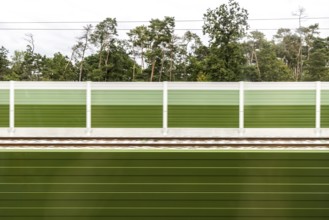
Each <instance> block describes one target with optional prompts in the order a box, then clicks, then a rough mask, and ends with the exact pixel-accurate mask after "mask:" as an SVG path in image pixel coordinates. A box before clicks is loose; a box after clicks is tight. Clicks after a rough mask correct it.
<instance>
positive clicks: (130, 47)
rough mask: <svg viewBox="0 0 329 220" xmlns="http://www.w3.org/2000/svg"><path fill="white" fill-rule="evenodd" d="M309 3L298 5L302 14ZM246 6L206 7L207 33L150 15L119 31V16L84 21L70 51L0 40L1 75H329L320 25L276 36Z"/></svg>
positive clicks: (327, 45)
mask: <svg viewBox="0 0 329 220" xmlns="http://www.w3.org/2000/svg"><path fill="white" fill-rule="evenodd" d="M303 13H304V10H302V9H300V11H299V17H302V16H303ZM248 16H249V15H248V11H247V10H246V9H244V8H242V7H241V6H240V5H239V4H238V2H236V1H234V0H229V1H228V3H227V4H222V5H220V6H219V7H217V8H215V9H208V10H207V11H206V12H205V13H204V15H203V21H204V22H203V26H202V30H203V35H204V36H206V38H207V39H208V41H207V42H205V41H204V40H202V39H204V37H203V36H200V35H198V34H196V33H193V32H192V31H187V32H185V33H184V34H182V35H178V34H177V33H176V32H175V18H174V17H164V18H161V19H158V18H157V19H151V20H150V21H149V23H148V24H147V25H141V26H137V27H135V28H133V29H131V30H130V31H129V32H128V33H127V37H128V39H120V38H119V35H118V31H117V20H116V18H106V19H105V20H103V21H101V22H100V23H98V24H97V25H95V26H92V25H91V24H89V25H86V26H84V27H83V31H82V33H81V35H80V36H77V41H76V44H74V45H73V46H72V53H71V55H70V56H66V55H64V54H63V53H62V52H57V53H55V54H54V55H53V56H51V57H49V56H46V55H42V54H39V53H37V52H35V44H37V42H35V40H34V37H33V35H32V34H27V35H26V36H27V39H26V42H27V45H26V49H25V50H22V51H14V52H13V53H12V55H11V56H10V55H9V51H8V50H7V49H6V48H5V47H4V46H1V44H0V80H1V81H7V80H25V81H87V80H90V81H218V82H222V81H256V82H257V81H328V80H329V37H326V38H321V37H320V35H319V30H320V29H319V25H318V24H313V25H310V26H307V27H304V26H302V25H301V24H300V25H299V28H297V29H295V30H291V29H285V28H281V29H279V30H277V33H276V34H275V35H274V36H273V38H272V39H267V38H266V37H265V34H264V33H262V32H260V31H248V29H249V25H248Z"/></svg>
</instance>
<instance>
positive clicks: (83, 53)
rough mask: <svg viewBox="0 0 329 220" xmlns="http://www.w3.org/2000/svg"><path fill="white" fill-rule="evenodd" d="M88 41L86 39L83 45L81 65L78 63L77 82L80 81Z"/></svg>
mask: <svg viewBox="0 0 329 220" xmlns="http://www.w3.org/2000/svg"><path fill="white" fill-rule="evenodd" d="M88 40H89V39H88V37H86V40H85V45H84V47H83V50H82V56H81V63H80V72H79V82H81V81H82V72H83V62H84V59H85V53H86V50H87V47H88Z"/></svg>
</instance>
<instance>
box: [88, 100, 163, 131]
mask: <svg viewBox="0 0 329 220" xmlns="http://www.w3.org/2000/svg"><path fill="white" fill-rule="evenodd" d="M91 114H92V116H91V117H92V119H91V121H92V127H93V128H161V127H162V106H128V105H127V106H97V105H96V106H95V105H93V106H92V110H91Z"/></svg>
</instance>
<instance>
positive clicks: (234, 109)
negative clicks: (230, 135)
mask: <svg viewBox="0 0 329 220" xmlns="http://www.w3.org/2000/svg"><path fill="white" fill-rule="evenodd" d="M168 126H169V127H172V128H237V127H239V107H238V106H198V105H169V106H168Z"/></svg>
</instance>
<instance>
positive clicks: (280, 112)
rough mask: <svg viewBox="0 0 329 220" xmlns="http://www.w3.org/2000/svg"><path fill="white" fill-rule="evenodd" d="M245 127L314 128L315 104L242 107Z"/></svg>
mask: <svg viewBox="0 0 329 220" xmlns="http://www.w3.org/2000/svg"><path fill="white" fill-rule="evenodd" d="M244 112H245V115H244V117H245V127H246V128H314V127H315V106H297V105H289V106H288V105H287V106H253V105H247V106H245V107H244Z"/></svg>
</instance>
